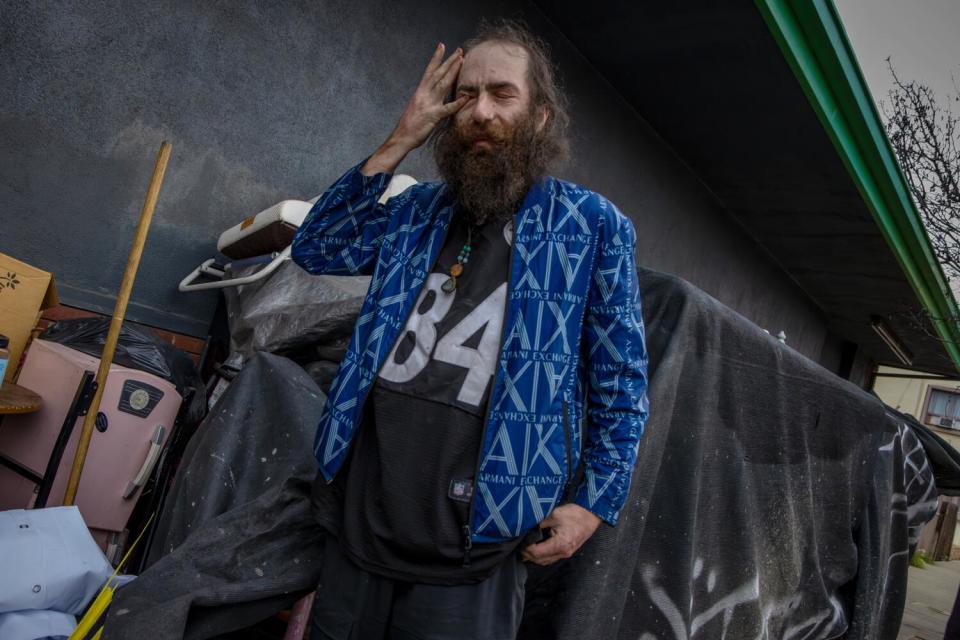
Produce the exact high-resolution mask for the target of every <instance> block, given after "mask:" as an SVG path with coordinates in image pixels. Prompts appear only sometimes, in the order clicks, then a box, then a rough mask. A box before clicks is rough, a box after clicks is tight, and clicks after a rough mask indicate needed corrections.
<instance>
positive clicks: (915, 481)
mask: <svg viewBox="0 0 960 640" xmlns="http://www.w3.org/2000/svg"><path fill="white" fill-rule="evenodd" d="M289 266H290V267H291V270H290V272H289V273H287V274H284V277H289V278H290V279H291V282H292V283H291V284H290V286H291V287H292V291H293V294H291V296H290V297H289V299H290V300H295V301H296V304H297V309H296V310H295V311H294V312H293V315H294V316H296V317H295V318H288V320H287V323H288V324H296V325H297V326H299V327H300V328H301V329H302V330H303V331H304V335H309V336H310V337H309V339H308V340H306V341H304V342H303V343H300V344H297V341H296V340H295V339H293V338H291V337H290V336H284V337H283V340H282V343H283V344H282V349H279V350H277V351H276V352H275V353H273V354H268V353H257V354H256V355H253V353H255V352H256V351H257V349H251V350H249V351H247V352H246V355H244V356H241V357H242V359H243V360H244V362H245V364H244V365H243V367H242V369H241V371H240V373H239V375H238V376H237V377H236V379H235V380H234V381H233V383H232V384H231V386H230V387H229V388H228V389H227V390H226V392H225V393H224V395H223V396H222V398H221V399H220V400H219V402H218V403H217V405H216V406H215V407H214V409H213V411H212V412H211V413H210V415H208V416H207V418H206V421H205V422H204V424H203V425H201V427H200V430H199V435H198V436H196V437H195V438H194V439H193V440H191V442H190V443H189V445H188V451H187V454H186V456H185V459H184V465H183V467H182V468H181V470H180V472H179V475H178V478H177V483H176V485H175V488H174V492H173V493H172V494H171V497H170V500H169V501H168V505H167V508H166V509H165V511H164V513H163V515H162V517H161V522H160V529H159V533H158V535H157V537H156V541H155V544H154V545H153V547H152V548H151V551H150V554H151V555H150V566H149V568H148V569H147V570H146V571H145V572H143V574H142V575H141V576H140V577H139V578H138V579H137V580H135V581H134V582H133V583H131V584H130V585H128V586H126V587H124V588H123V589H121V590H120V591H118V593H117V596H116V600H115V602H114V605H113V607H112V608H111V609H110V611H109V612H108V618H107V621H106V626H105V629H104V636H103V638H104V639H105V640H109V639H111V638H137V637H144V638H146V637H150V638H157V639H164V638H170V639H173V638H181V637H186V638H209V637H214V636H216V635H218V634H223V633H227V632H230V631H232V630H235V629H239V628H242V627H243V626H245V625H250V624H252V623H254V622H256V621H257V620H259V619H263V618H266V617H268V616H271V615H273V614H274V613H275V612H277V611H279V610H280V609H283V608H286V607H289V606H290V605H291V604H292V603H294V602H295V601H296V600H297V599H298V598H300V597H302V596H303V595H305V594H308V593H309V592H310V591H311V590H312V589H313V588H314V587H315V585H316V582H317V580H318V573H319V569H320V566H319V563H320V562H321V559H322V557H323V553H322V549H323V544H324V542H325V539H324V533H323V531H324V530H323V528H322V527H321V526H320V525H319V524H318V522H320V521H324V520H325V519H326V518H329V514H330V509H331V506H330V505H329V501H327V500H325V498H326V496H324V495H322V494H321V495H311V487H312V482H313V478H314V474H315V468H316V465H315V463H314V461H313V460H312V451H311V449H312V446H311V445H312V442H313V436H314V429H315V427H316V423H317V419H318V417H319V415H320V411H321V410H322V407H323V403H324V401H325V396H324V393H323V390H322V388H321V386H319V385H318V384H317V382H318V381H319V382H320V383H321V384H322V383H324V382H325V381H328V379H329V378H328V376H329V375H330V374H329V372H330V371H331V370H335V366H336V354H337V353H338V352H339V353H342V345H343V344H344V339H345V337H346V336H349V334H350V328H351V327H352V322H353V317H352V316H351V315H350V313H345V312H344V313H342V314H341V316H340V317H338V319H337V321H336V322H328V320H329V317H330V316H329V313H327V314H324V313H321V312H318V310H317V309H316V308H312V307H311V306H310V304H307V303H306V302H305V301H309V300H311V299H312V298H311V297H310V296H315V295H316V292H315V291H312V292H311V293H303V292H304V291H307V290H308V289H310V288H311V287H316V286H317V280H316V279H315V278H313V277H311V276H308V275H306V274H305V273H298V272H297V271H294V270H295V269H296V267H295V266H293V265H289ZM639 277H640V285H641V290H642V291H643V296H644V297H643V304H644V320H645V324H646V332H647V347H648V351H649V356H650V370H649V372H650V387H649V397H650V406H651V414H650V420H649V422H648V424H647V426H646V432H645V434H644V437H643V441H642V443H641V450H640V456H639V460H638V462H637V465H636V470H635V472H634V476H633V482H632V486H631V490H630V495H629V497H628V499H627V501H626V505H625V506H624V509H623V511H622V512H621V516H620V522H619V524H618V525H617V526H616V527H607V526H601V528H600V529H599V530H598V531H597V533H596V534H595V535H594V536H593V537H592V538H591V539H590V540H589V541H588V542H587V544H586V545H585V546H584V547H583V548H582V549H581V551H580V552H579V553H578V554H577V555H576V556H575V557H573V558H571V559H570V560H569V561H566V562H562V563H557V564H555V565H552V566H550V567H546V568H539V567H537V568H532V569H531V571H530V578H529V580H528V583H527V602H526V608H525V611H524V620H523V625H522V627H521V631H520V635H519V637H520V638H526V639H540V638H543V639H546V638H551V639H552V638H571V639H573V638H577V639H579V638H623V639H627V638H629V639H634V640H635V639H637V638H646V639H650V638H658V639H659V640H668V639H671V640H680V639H683V640H697V639H711V640H714V639H718V638H768V639H770V640H773V639H780V638H801V637H802V638H807V639H816V638H820V639H824V640H826V639H827V638H836V637H841V636H842V637H844V638H848V639H850V640H884V639H890V640H892V639H893V638H896V636H897V632H898V629H899V626H900V618H901V616H902V611H903V605H904V598H905V593H906V578H907V567H908V565H909V559H910V553H911V549H912V546H913V545H915V544H916V540H917V537H918V535H919V531H920V528H921V527H922V525H923V524H924V523H925V522H926V521H927V520H928V519H929V518H930V517H931V516H932V515H933V513H934V510H935V508H936V500H937V488H936V486H935V482H934V477H935V473H934V469H933V468H932V467H931V464H930V461H929V460H928V458H927V455H926V454H925V452H924V449H923V447H922V446H921V444H920V441H919V440H918V438H917V435H916V434H915V432H914V430H913V428H912V427H911V425H910V424H909V422H908V421H907V420H905V419H904V418H903V417H902V416H898V415H897V414H895V413H892V412H889V411H888V410H887V409H886V408H885V407H884V405H883V404H882V403H881V402H880V401H879V400H878V399H877V398H876V397H874V396H872V395H870V394H869V393H867V392H865V391H863V390H862V389H860V388H858V387H856V386H855V385H853V384H850V383H849V382H847V381H844V380H842V379H840V378H838V377H836V376H835V375H833V374H832V373H830V372H829V371H827V370H825V369H823V368H822V367H820V366H819V365H817V364H816V363H814V362H812V361H811V360H809V359H807V358H806V357H804V356H803V355H801V354H799V353H797V352H795V351H793V350H792V349H791V348H790V347H789V346H787V345H784V344H781V343H780V342H778V341H777V340H776V339H774V338H772V337H770V336H769V335H767V334H766V333H765V332H763V331H762V330H761V329H759V328H758V327H757V326H755V325H754V324H753V323H751V322H750V321H749V320H747V319H745V318H743V317H742V316H740V315H738V314H737V313H735V312H734V311H732V310H730V309H729V308H727V307H725V306H724V305H722V304H721V303H719V302H718V301H716V300H715V299H713V298H711V297H710V296H709V295H707V294H705V293H704V292H702V291H700V290H698V289H697V288H695V287H693V286H691V285H690V284H689V283H687V282H685V281H683V280H681V279H679V278H676V277H673V276H669V275H664V274H661V273H657V272H654V271H649V270H645V269H641V270H640V271H639ZM298 279H299V284H297V282H296V281H297V280H298ZM298 287H300V292H301V293H302V294H303V295H295V294H296V292H297V290H298ZM360 289H362V283H359V284H358V286H357V287H356V288H355V290H356V291H359V290H360ZM361 294H362V292H361ZM240 295H243V294H242V292H240ZM337 295H339V294H337ZM359 295H360V294H358V295H357V296H355V297H354V298H350V299H342V300H340V301H339V302H336V303H335V304H328V303H327V302H324V301H323V300H322V299H321V301H320V302H319V303H318V304H320V305H324V304H326V305H327V308H328V310H329V309H334V313H340V312H343V311H344V310H345V309H349V308H350V307H351V305H354V308H359ZM242 306H243V305H242V304H241V305H237V304H236V301H235V303H234V305H233V309H232V311H234V312H237V310H238V309H240V308H241V307H242ZM353 313H355V311H354V312H353ZM231 322H233V319H232V320H231ZM323 323H327V324H326V325H324V326H321V325H323ZM239 349H240V350H244V349H246V347H244V346H243V345H240V346H239ZM318 363H320V364H318ZM324 363H326V364H324ZM308 370H309V371H314V372H318V371H319V372H320V374H318V375H317V380H314V379H313V378H312V377H311V375H310V374H309V373H308ZM321 493H322V491H321ZM120 611H122V612H123V615H120V614H119V612H120Z"/></svg>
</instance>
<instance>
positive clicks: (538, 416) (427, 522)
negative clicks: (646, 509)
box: [293, 22, 647, 639]
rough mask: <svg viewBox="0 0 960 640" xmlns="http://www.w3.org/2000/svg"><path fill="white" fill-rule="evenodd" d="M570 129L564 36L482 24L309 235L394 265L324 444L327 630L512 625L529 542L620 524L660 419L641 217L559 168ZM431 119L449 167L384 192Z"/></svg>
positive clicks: (309, 256) (304, 262) (476, 631)
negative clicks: (547, 42)
mask: <svg viewBox="0 0 960 640" xmlns="http://www.w3.org/2000/svg"><path fill="white" fill-rule="evenodd" d="M451 90H453V91H452V95H451ZM566 126H567V115H566V109H565V103H564V99H563V96H562V94H561V92H560V90H559V89H558V87H557V83H556V81H555V79H554V73H553V69H552V66H551V64H550V61H549V59H548V57H547V54H546V49H545V47H544V45H543V44H542V43H541V42H540V41H539V40H537V39H536V38H535V37H534V36H532V35H531V34H530V32H529V31H527V30H526V29H525V28H524V27H522V26H519V25H517V24H516V23H509V22H505V23H499V24H496V25H492V26H489V25H488V26H484V27H482V28H481V30H480V32H479V34H478V35H477V36H476V37H475V38H474V39H472V40H470V41H469V42H467V43H466V44H465V45H464V47H463V48H462V49H457V50H456V51H454V53H453V54H452V55H450V56H449V57H447V58H446V60H444V46H443V45H442V44H441V45H439V46H438V47H437V49H436V51H435V52H434V55H433V57H432V59H431V60H430V62H429V64H428V65H427V68H426V70H425V72H424V74H423V77H422V79H421V81H420V84H419V86H418V87H417V89H416V91H415V92H414V94H413V97H412V98H411V99H410V102H409V103H408V104H407V106H406V108H405V110H404V112H403V114H402V115H401V117H400V120H399V122H398V123H397V125H396V127H395V128H394V130H393V132H392V133H391V134H390V136H389V137H388V139H387V140H386V142H384V144H383V145H382V146H381V147H380V148H379V149H377V150H376V151H375V152H374V153H373V155H371V156H370V157H369V158H367V159H366V160H365V161H364V162H362V163H361V164H360V165H358V166H357V167H354V168H353V169H351V170H349V171H348V172H347V173H346V174H345V175H344V176H343V177H341V178H340V179H339V180H338V181H337V182H336V183H335V184H334V185H333V186H331V187H330V188H329V189H328V190H327V191H326V192H325V193H324V195H323V196H321V198H320V199H319V200H318V201H317V203H316V205H315V206H314V208H313V210H312V211H311V213H310V215H309V216H308V217H307V219H306V220H305V221H304V224H303V225H302V226H301V227H300V230H299V231H298V233H297V236H296V238H295V239H294V242H293V259H294V260H295V261H296V262H297V263H298V264H300V265H301V266H302V267H303V268H304V269H306V270H307V271H309V272H311V273H326V274H350V275H357V274H367V275H372V276H373V277H372V279H371V283H370V288H369V290H368V293H367V296H366V299H365V301H364V304H363V307H362V309H361V311H360V315H359V317H358V319H357V323H356V327H355V329H354V332H353V335H352V337H351V340H350V344H349V346H348V348H347V352H346V355H345V356H344V359H343V361H342V362H341V364H340V368H339V370H338V373H337V376H336V378H335V379H334V381H333V384H332V386H331V389H330V393H329V396H328V398H327V402H326V406H325V408H324V412H323V415H322V417H321V420H320V424H319V426H318V431H317V439H316V445H315V448H314V452H315V454H316V456H317V460H318V463H319V468H320V472H319V474H318V481H317V483H316V485H315V490H314V496H315V500H316V501H317V504H329V503H330V502H331V501H332V502H333V503H334V504H335V505H336V512H337V515H336V516H333V517H331V516H330V515H329V511H326V510H320V511H322V512H323V515H321V516H320V517H321V522H322V523H323V524H324V526H325V527H326V528H327V530H328V531H329V532H330V537H329V538H328V541H327V544H326V551H325V557H324V564H323V575H322V578H321V581H320V586H319V588H318V590H317V597H316V601H315V602H316V604H315V606H314V611H313V637H314V638H386V637H390V638H408V637H409V638H484V639H491V638H513V637H514V636H515V634H516V631H517V628H518V627H519V624H520V618H521V614H522V611H523V595H524V582H525V579H526V570H525V568H524V564H523V562H524V561H529V562H535V563H538V564H544V565H545V564H550V563H553V562H556V561H557V560H561V559H564V558H569V557H570V556H571V555H572V554H573V553H575V552H576V551H577V549H579V548H580V546H581V545H582V544H583V543H584V542H585V541H586V540H587V539H588V538H589V537H590V536H591V535H592V534H593V533H594V531H595V530H596V529H597V527H598V526H599V525H600V523H601V522H606V523H607V524H609V525H611V526H612V525H614V524H615V523H616V520H617V515H618V513H619V511H620V508H621V506H622V505H623V502H624V500H625V498H626V495H627V492H628V489H629V484H630V477H631V475H632V470H633V465H634V462H635V460H636V458H637V448H638V443H639V440H640V436H641V433H642V431H643V424H644V421H645V420H646V416H647V406H646V394H645V391H646V365H647V356H646V349H645V346H644V335H643V322H642V319H641V315H640V297H639V291H638V287H637V274H636V266H635V259H634V250H635V244H636V236H635V232H634V229H633V226H632V224H631V223H630V221H629V219H628V218H626V217H625V216H624V215H622V214H621V213H620V212H619V211H618V210H617V209H616V207H614V206H613V205H612V204H611V203H610V202H609V201H607V200H606V199H604V198H603V197H602V196H600V195H598V194H596V193H594V192H592V191H589V190H587V189H585V188H583V187H580V186H578V185H575V184H571V183H568V182H564V181H561V180H558V179H555V178H552V177H549V176H548V175H547V170H548V168H549V166H550V165H551V163H553V162H555V161H557V160H559V159H561V158H562V157H563V156H564V154H565V153H566V149H567V143H566V138H565V130H566ZM428 140H429V141H430V146H431V147H432V150H433V152H434V157H435V160H436V163H437V167H438V169H439V172H440V175H441V176H442V178H443V182H438V183H424V184H417V185H414V186H412V187H410V188H409V189H407V190H406V191H404V192H403V193H401V194H400V195H398V196H396V197H393V198H391V199H389V200H387V202H386V204H378V199H379V198H380V196H381V195H382V193H383V192H384V190H385V189H386V187H387V183H388V181H389V179H390V177H391V174H392V173H393V172H394V171H395V169H396V168H397V166H398V165H399V164H400V162H401V161H402V160H403V159H404V158H405V157H406V155H407V154H408V153H410V151H412V150H413V149H415V148H417V147H419V146H421V145H422V144H424V143H425V142H427V141H428ZM330 496H333V497H332V498H331V497H330Z"/></svg>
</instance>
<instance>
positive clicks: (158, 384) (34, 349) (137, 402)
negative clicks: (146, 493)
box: [0, 340, 182, 550]
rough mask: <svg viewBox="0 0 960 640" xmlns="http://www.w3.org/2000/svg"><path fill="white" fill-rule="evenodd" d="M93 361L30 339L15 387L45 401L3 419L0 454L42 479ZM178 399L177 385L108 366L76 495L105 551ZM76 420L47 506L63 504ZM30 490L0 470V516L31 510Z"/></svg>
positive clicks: (158, 446)
mask: <svg viewBox="0 0 960 640" xmlns="http://www.w3.org/2000/svg"><path fill="white" fill-rule="evenodd" d="M99 365H100V361H99V359H97V358H95V357H93V356H89V355H87V354H85V353H81V352H80V351H76V350H74V349H71V348H69V347H65V346H63V345H60V344H56V343H53V342H47V341H44V340H34V341H33V344H32V346H31V347H30V351H29V353H28V354H27V359H26V361H25V362H24V365H23V369H22V371H21V373H20V378H19V380H18V384H20V385H22V386H24V387H27V388H28V389H31V390H33V391H35V392H37V393H38V394H40V396H42V397H43V408H42V409H41V410H40V411H38V412H36V413H32V414H26V415H16V416H6V417H5V418H4V420H3V423H2V425H0V453H2V454H3V455H5V456H6V457H7V458H10V459H13V460H14V461H16V462H18V463H20V464H21V465H23V466H25V467H27V468H29V469H31V470H33V471H35V472H36V473H37V474H42V473H43V471H44V469H45V468H46V466H47V461H48V459H49V457H50V453H51V451H52V449H53V446H54V443H55V442H56V439H57V436H58V434H59V432H60V427H61V426H62V424H63V421H64V419H65V417H66V415H67V411H68V410H69V408H70V403H71V401H72V400H73V396H74V393H75V392H76V390H77V387H78V386H79V384H80V380H81V378H82V376H83V373H84V371H91V372H94V373H96V371H97V368H98V367H99ZM181 400H182V398H181V397H180V394H179V393H177V389H176V387H174V385H173V384H172V383H170V382H168V381H167V380H164V379H162V378H159V377H157V376H154V375H152V374H149V373H146V372H143V371H137V370H134V369H128V368H126V367H122V366H120V365H113V366H112V367H111V368H110V375H109V376H108V377H107V383H106V388H105V389H104V392H103V398H102V400H101V403H100V413H101V414H103V415H102V416H98V420H97V428H96V429H94V432H93V438H92V439H91V441H90V449H89V452H88V454H87V461H86V464H85V466H84V469H83V475H82V476H81V478H80V486H79V488H78V491H77V502H76V504H77V507H79V509H80V513H81V514H82V515H83V519H84V521H85V522H86V523H87V526H88V527H90V529H91V532H92V533H93V534H94V537H95V538H96V539H97V541H98V542H99V543H100V544H101V546H102V547H103V548H104V549H105V550H106V548H107V545H108V542H109V539H110V538H111V537H113V538H116V536H112V532H118V533H119V532H122V531H123V530H124V527H126V524H127V519H128V518H129V517H130V512H131V511H132V510H133V507H134V505H135V504H136V501H137V498H138V497H139V496H140V491H141V490H142V486H143V483H144V482H145V481H146V479H147V478H148V477H149V474H150V472H151V471H152V468H153V465H154V464H155V463H156V460H157V458H158V457H159V454H160V452H161V450H162V448H163V446H164V445H165V443H166V441H167V438H168V437H169V435H170V430H171V429H172V428H173V422H174V419H175V418H176V416H177V411H178V410H179V408H180V403H181ZM82 424H83V418H80V419H79V420H78V421H77V423H76V426H75V427H74V431H73V435H72V436H71V438H70V440H69V443H68V444H67V448H66V451H65V452H64V455H63V460H62V462H61V463H60V467H59V470H58V472H57V477H56V481H55V482H54V484H53V488H52V490H51V492H50V498H49V500H48V502H47V506H51V507H52V506H57V505H60V504H62V503H63V494H64V492H65V490H66V486H67V479H68V478H69V476H70V467H71V466H72V464H73V456H74V454H75V452H76V449H77V442H78V440H79V438H80V427H81V425H82ZM34 495H35V485H34V484H33V483H32V482H30V481H29V480H27V479H25V478H23V477H21V476H19V475H17V474H16V473H14V472H13V471H11V470H10V469H8V468H6V467H3V466H0V510H2V509H20V508H24V507H26V506H29V505H30V504H31V502H32V500H33V497H34Z"/></svg>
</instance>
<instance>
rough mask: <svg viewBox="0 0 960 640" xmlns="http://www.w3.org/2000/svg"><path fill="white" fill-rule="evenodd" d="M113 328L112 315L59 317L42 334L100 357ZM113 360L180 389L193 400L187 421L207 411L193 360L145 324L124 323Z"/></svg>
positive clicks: (197, 420) (49, 338)
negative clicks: (111, 324)
mask: <svg viewBox="0 0 960 640" xmlns="http://www.w3.org/2000/svg"><path fill="white" fill-rule="evenodd" d="M109 331H110V318H102V317H96V318H77V319H74V320H59V321H57V322H56V323H54V324H52V325H50V326H49V327H48V328H47V329H46V330H45V331H44V332H43V334H42V335H41V336H40V337H41V338H43V339H44V340H49V341H51V342H56V343H59V344H62V345H64V346H67V347H70V348H71V349H76V350H77V351H81V352H83V353H86V354H88V355H91V356H94V357H96V358H99V357H100V355H101V354H102V353H103V346H104V344H105V343H106V341H107V333H108V332H109ZM113 361H114V362H115V363H116V364H119V365H122V366H124V367H129V368H130V369H137V370H138V371H146V372H147V373H152V374H153V375H155V376H160V377H161V378H163V379H164V380H169V381H170V382H172V383H173V385H174V386H175V387H176V388H177V392H178V393H179V394H180V396H181V397H183V398H187V399H188V402H189V403H190V404H189V406H188V409H187V415H186V418H187V421H188V422H189V423H190V424H196V423H197V422H199V421H200V420H202V419H203V416H204V413H205V412H206V395H205V390H204V385H203V381H202V380H201V379H200V374H199V373H198V372H197V368H196V367H195V366H193V361H192V360H190V357H189V356H187V354H186V353H184V352H183V351H181V350H180V349H177V348H176V347H175V346H173V345H172V344H170V343H169V342H165V341H164V340H163V339H162V338H161V337H160V336H158V335H157V334H155V333H154V332H152V331H150V330H149V329H147V328H145V327H137V326H134V325H132V324H129V323H126V322H125V323H123V325H122V326H121V328H120V338H119V339H118V340H117V348H116V351H115V352H114V356H113Z"/></svg>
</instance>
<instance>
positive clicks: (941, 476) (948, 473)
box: [887, 407, 960, 496]
mask: <svg viewBox="0 0 960 640" xmlns="http://www.w3.org/2000/svg"><path fill="white" fill-rule="evenodd" d="M887 411H889V412H890V413H891V414H892V415H893V416H895V418H897V419H900V420H903V421H904V422H906V423H907V425H908V426H909V427H910V428H911V429H912V430H913V432H914V434H915V435H916V436H917V439H918V440H920V444H922V445H923V450H924V451H926V453H927V459H928V460H929V461H930V466H931V467H932V468H933V479H934V482H935V484H936V485H937V491H939V492H940V493H941V494H943V495H945V496H960V452H958V451H957V450H956V449H954V448H953V446H952V445H951V444H950V443H949V442H947V441H946V440H944V439H943V438H941V437H940V436H938V435H937V434H936V432H934V431H933V429H930V428H929V427H927V425H925V424H923V423H922V422H920V421H919V420H917V419H916V418H914V417H913V416H911V415H910V414H906V413H900V412H898V411H896V410H895V409H891V408H890V407H887Z"/></svg>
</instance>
